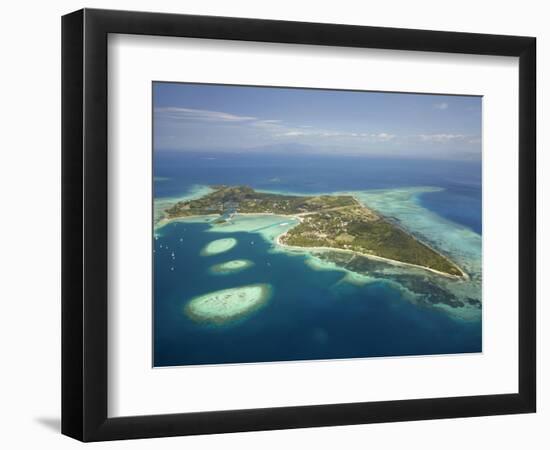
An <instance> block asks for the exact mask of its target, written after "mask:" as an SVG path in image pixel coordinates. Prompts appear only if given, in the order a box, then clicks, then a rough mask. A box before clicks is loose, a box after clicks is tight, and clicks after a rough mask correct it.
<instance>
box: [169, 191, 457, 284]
mask: <svg viewBox="0 0 550 450" xmlns="http://www.w3.org/2000/svg"><path fill="white" fill-rule="evenodd" d="M212 188H213V189H214V191H213V192H211V193H209V194H207V195H205V196H203V197H201V198H198V199H195V200H187V201H181V202H178V203H176V204H175V205H174V206H172V207H171V208H169V209H167V210H166V211H165V213H166V215H167V217H168V218H169V219H172V218H178V217H188V216H200V215H209V214H217V215H219V216H220V217H219V218H218V219H216V221H215V222H216V223H221V222H225V221H228V220H230V219H231V216H232V215H233V214H238V213H241V214H242V213H244V214H278V215H292V216H295V217H297V218H299V219H300V223H299V224H298V225H297V226H295V227H294V228H292V229H290V230H289V231H287V232H286V233H285V234H284V235H282V236H280V237H279V243H280V244H283V245H289V246H296V247H309V248H320V247H323V248H329V249H335V250H344V251H353V252H356V253H360V254H363V255H368V256H374V257H378V258H383V259H387V260H391V261H394V262H398V263H404V264H412V265H415V266H420V267H423V268H426V269H429V270H432V271H435V272H439V273H442V274H445V275H451V276H455V277H462V276H464V274H463V272H462V271H461V270H460V268H459V267H458V266H457V265H456V264H454V263H453V262H452V261H450V260H449V259H448V258H446V257H445V256H443V255H441V254H440V253H438V252H437V251H435V250H434V249H432V248H431V247H429V246H428V245H426V244H425V243H423V242H421V241H419V240H418V239H417V238H415V237H414V236H412V235H411V234H409V233H408V232H407V231H405V230H404V229H402V228H401V227H400V226H398V225H397V224H395V223H393V222H391V221H389V220H388V219H386V218H384V217H383V216H381V215H380V214H378V213H377V212H375V211H373V210H371V209H370V208H368V207H366V206H365V205H362V204H361V203H359V202H358V201H357V200H356V199H355V198H354V197H353V196H351V195H316V196H302V195H282V194H271V193H263V192H256V191H255V190H254V189H252V188H250V187H248V186H223V185H222V186H213V187H212Z"/></svg>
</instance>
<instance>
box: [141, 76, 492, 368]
mask: <svg viewBox="0 0 550 450" xmlns="http://www.w3.org/2000/svg"><path fill="white" fill-rule="evenodd" d="M151 95H152V161H153V176H152V180H151V183H152V189H153V207H152V210H153V217H152V221H153V225H152V230H153V235H152V236H151V242H152V248H151V254H152V266H153V295H152V301H153V305H152V309H153V324H152V326H153V355H152V360H153V364H152V365H153V366H154V367H174V366H191V365H217V364H244V363H270V362H271V363H272V362H290V361H313V360H336V359H350V358H376V357H410V356H423V357H430V356H435V355H449V354H471V353H481V352H483V346H482V325H483V321H482V311H483V307H482V304H483V297H482V153H483V152H482V106H483V97H482V96H473V95H460V93H416V92H377V91H358V90H341V89H329V88H327V89H317V88H315V89H314V88H308V87H278V86H245V85H225V84H204V83H190V82H179V81H177V82H176V81H153V82H152V93H151Z"/></svg>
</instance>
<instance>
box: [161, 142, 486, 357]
mask: <svg viewBox="0 0 550 450" xmlns="http://www.w3.org/2000/svg"><path fill="white" fill-rule="evenodd" d="M154 175H155V182H154V195H155V199H165V198H177V197H180V196H182V195H185V194H186V193H188V192H189V191H190V190H191V189H192V187H193V186H195V185H212V184H230V185H238V184H246V185H250V186H252V187H253V188H256V189H264V190H272V191H277V192H295V193H298V192H299V193H319V192H335V191H359V190H369V189H393V188H399V187H415V186H434V187H439V188H443V190H441V191H437V192H428V193H424V194H422V195H421V197H420V202H421V204H422V206H423V207H425V208H426V209H429V210H430V211H432V212H434V213H436V214H438V215H440V216H442V217H444V218H445V219H447V220H449V221H452V222H455V223H458V224H461V225H463V226H465V227H467V228H469V229H471V230H473V231H474V232H476V233H478V234H481V231H482V225H481V163H480V162H470V161H461V162H456V161H437V160H422V161H419V160H398V159H374V158H364V157H349V156H348V157H332V156H317V155H316V156H312V155H307V156H306V155H302V156H296V155H269V154H220V153H218V154H206V153H196V154H193V153H185V154H182V153H175V152H156V153H155V157H154ZM208 228H209V225H208V224H206V223H187V222H174V223H171V224H169V225H166V226H165V227H163V228H162V229H160V230H159V233H158V234H159V238H158V239H157V240H155V241H154V246H155V256H154V365H155V366H171V365H191V364H220V363H244V362H264V361H287V360H310V359H332V358H353V357H374V356H403V355H426V354H447V353H469V352H479V351H481V321H480V320H463V319H460V318H457V317H454V316H452V315H449V314H447V313H445V312H444V311H442V310H439V309H436V308H429V307H425V306H419V305H416V304H414V303H411V302H410V301H408V300H407V299H405V298H404V297H403V295H402V294H401V291H400V290H398V289H396V288H395V287H393V286H392V285H391V284H389V283H384V282H383V281H380V282H375V283H370V284H366V285H363V286H356V285H353V284H349V283H341V282H340V281H341V279H342V272H340V271H336V270H334V271H330V270H324V271H318V270H315V269H314V268H311V267H310V266H308V265H307V264H305V263H304V260H305V256H303V255H292V254H287V253H282V252H280V253H273V252H270V248H271V244H270V243H269V242H267V241H266V240H264V239H263V238H262V237H261V236H260V235H259V234H255V233H249V232H235V233H227V234H225V233H223V234H219V235H217V234H216V235H214V236H213V233H209V232H207V230H208ZM220 237H234V238H235V239H237V241H238V244H237V246H236V247H234V248H233V249H232V250H231V251H230V256H229V253H222V254H219V255H214V256H209V257H202V256H200V251H201V249H202V248H203V247H204V246H205V245H206V244H207V243H209V242H211V241H212V240H214V239H218V238H220ZM251 241H253V242H254V244H255V245H249V244H250V242H251ZM161 246H162V247H161ZM172 252H174V255H175V257H172ZM228 259H248V260H250V261H253V262H254V263H255V265H254V266H253V267H251V268H249V269H247V270H245V271H242V272H239V273H233V274H231V275H225V276H220V275H215V274H212V273H211V272H210V271H209V269H210V267H211V266H212V265H213V264H216V263H220V262H224V261H227V260H228ZM254 283H269V284H270V285H271V286H272V288H273V294H272V297H271V299H270V301H269V302H268V304H267V305H266V306H264V307H263V308H261V309H259V310H258V311H255V312H254V313H252V314H251V315H250V316H248V317H244V318H242V319H239V320H237V321H235V322H232V323H229V324H226V325H206V324H204V323H196V322H193V321H192V320H190V319H189V318H188V317H187V316H186V315H185V314H184V309H183V308H184V306H185V305H186V303H187V302H188V301H189V300H191V299H192V298H193V297H196V296H198V295H202V294H205V293H208V292H212V291H216V290H220V289H225V288H230V287H236V286H242V285H248V284H254Z"/></svg>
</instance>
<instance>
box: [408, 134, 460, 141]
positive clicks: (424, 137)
mask: <svg viewBox="0 0 550 450" xmlns="http://www.w3.org/2000/svg"><path fill="white" fill-rule="evenodd" d="M418 137H419V138H420V140H421V141H424V142H451V141H462V140H464V139H465V138H466V136H465V135H463V134H445V133H441V134H419V135H418Z"/></svg>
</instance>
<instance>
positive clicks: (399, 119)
mask: <svg viewBox="0 0 550 450" xmlns="http://www.w3.org/2000/svg"><path fill="white" fill-rule="evenodd" d="M481 101H482V100H481V98H480V97H467V96H449V95H425V94H399V93H381V92H352V91H338V90H319V89H286V88H263V87H247V86H224V85H201V84H184V83H158V82H155V83H154V84H153V114H154V147H155V150H173V151H194V152H196V151H213V152H216V151H229V152H243V151H274V152H285V151H286V152H304V153H323V154H352V155H360V154H364V155H368V156H391V157H413V158H437V159H479V158H480V157H481Z"/></svg>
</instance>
